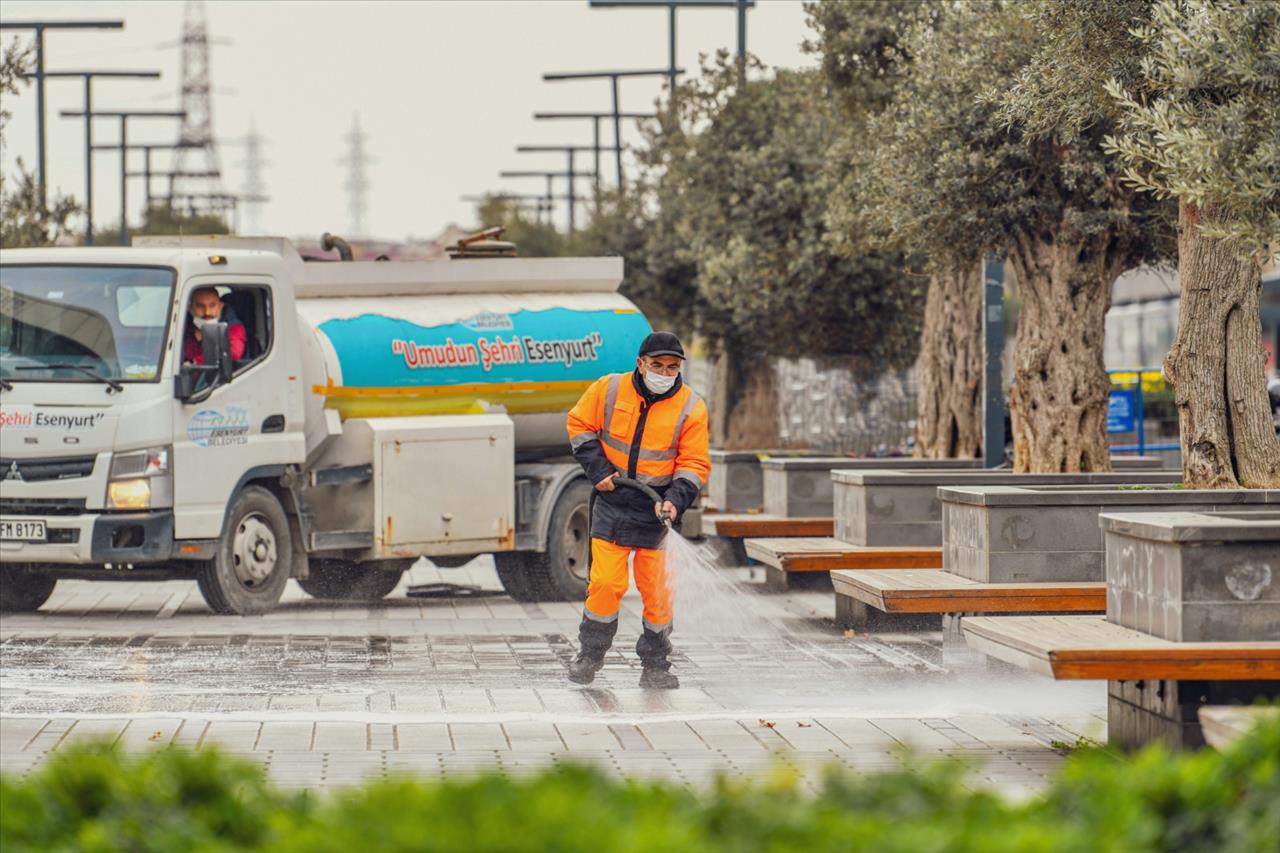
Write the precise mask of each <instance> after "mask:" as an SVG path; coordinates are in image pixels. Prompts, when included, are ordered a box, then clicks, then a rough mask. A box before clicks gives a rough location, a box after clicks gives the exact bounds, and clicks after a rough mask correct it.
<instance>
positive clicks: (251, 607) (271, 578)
mask: <svg viewBox="0 0 1280 853" xmlns="http://www.w3.org/2000/svg"><path fill="white" fill-rule="evenodd" d="M292 554H293V540H292V538H291V537H290V534H289V519H288V518H287V517H286V516H285V514H284V508H283V507H281V506H280V501H278V500H276V497H275V495H273V494H271V492H269V491H267V490H266V489H263V488H261V487H259V486H247V487H245V489H244V490H243V491H241V492H240V494H239V495H237V496H236V499H235V501H233V502H232V504H231V509H230V510H229V511H228V513H227V527H226V530H225V531H224V532H223V535H222V541H220V542H219V543H218V551H217V555H216V556H215V557H214V558H213V559H212V560H209V561H208V562H206V563H204V564H203V565H202V566H201V567H200V569H199V570H198V571H197V572H196V581H197V582H198V584H199V586H200V594H201V595H203V596H204V600H205V603H206V604H208V605H209V607H210V609H212V610H213V611H214V612H215V613H238V614H241V615H243V614H247V613H265V612H266V611H268V610H270V609H271V608H273V607H275V606H276V602H278V601H279V600H280V596H281V594H282V593H283V592H284V587H285V584H287V583H288V582H289V570H290V565H291V562H292V558H291V555H292Z"/></svg>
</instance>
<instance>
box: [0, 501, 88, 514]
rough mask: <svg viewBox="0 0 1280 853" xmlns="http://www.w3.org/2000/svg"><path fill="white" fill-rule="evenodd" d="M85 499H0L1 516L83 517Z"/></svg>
mask: <svg viewBox="0 0 1280 853" xmlns="http://www.w3.org/2000/svg"><path fill="white" fill-rule="evenodd" d="M84 508H85V499H84V498H75V499H73V498H0V515H83V514H84Z"/></svg>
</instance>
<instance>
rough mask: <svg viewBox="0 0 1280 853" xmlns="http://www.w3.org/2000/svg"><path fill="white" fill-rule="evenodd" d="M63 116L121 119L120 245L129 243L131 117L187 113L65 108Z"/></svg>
mask: <svg viewBox="0 0 1280 853" xmlns="http://www.w3.org/2000/svg"><path fill="white" fill-rule="evenodd" d="M61 115H62V117H63V118H77V117H80V118H83V119H84V120H85V121H92V120H93V119H95V118H118V119H120V144H119V145H117V146H116V147H117V148H118V149H119V150H120V245H121V246H127V245H128V244H129V218H128V217H129V206H128V194H129V176H128V173H129V162H128V152H129V119H131V118H178V119H180V118H183V117H184V116H186V113H185V112H183V111H181V110H63V111H62V113H61Z"/></svg>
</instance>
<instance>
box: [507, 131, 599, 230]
mask: <svg viewBox="0 0 1280 853" xmlns="http://www.w3.org/2000/svg"><path fill="white" fill-rule="evenodd" d="M516 151H517V153H520V154H536V153H541V152H548V151H550V152H563V153H565V154H567V155H568V171H567V174H568V175H569V187H570V189H569V192H568V193H567V194H566V197H567V199H568V203H569V233H570V234H572V233H573V230H574V217H573V213H574V206H573V200H574V198H575V196H574V194H573V187H574V182H573V178H574V176H575V175H577V174H579V172H578V171H577V169H576V168H575V167H574V159H573V156H574V154H575V153H577V152H578V151H594V152H596V154H597V156H598V155H599V153H600V149H599V148H597V147H595V146H592V145H517V146H516ZM596 180H597V181H599V175H598V174H596Z"/></svg>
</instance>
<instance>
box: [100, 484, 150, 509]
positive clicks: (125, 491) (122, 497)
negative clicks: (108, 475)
mask: <svg viewBox="0 0 1280 853" xmlns="http://www.w3.org/2000/svg"><path fill="white" fill-rule="evenodd" d="M107 505H108V506H110V507H111V508H112V509H150V507H151V481H150V480H148V479H147V478H145V477H135V478H134V479H132V480H112V481H111V483H110V484H108V486H107Z"/></svg>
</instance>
